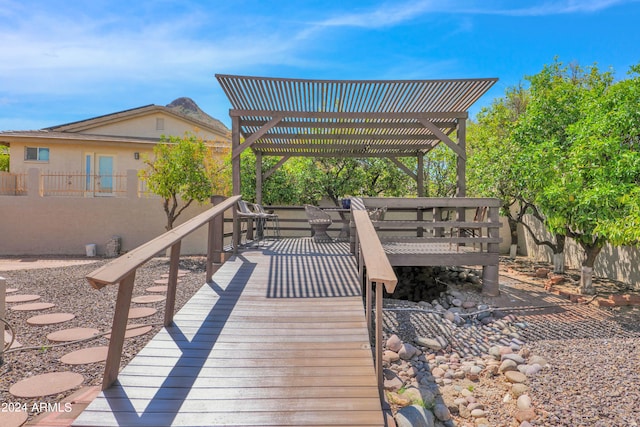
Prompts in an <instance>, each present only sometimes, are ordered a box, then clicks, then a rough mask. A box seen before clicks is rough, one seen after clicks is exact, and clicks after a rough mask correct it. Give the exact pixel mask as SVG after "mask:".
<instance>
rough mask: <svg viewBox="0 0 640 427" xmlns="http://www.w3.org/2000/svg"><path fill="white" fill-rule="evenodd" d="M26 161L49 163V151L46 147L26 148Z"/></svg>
mask: <svg viewBox="0 0 640 427" xmlns="http://www.w3.org/2000/svg"><path fill="white" fill-rule="evenodd" d="M24 159H25V160H33V161H37V162H48V161H49V149H48V148H44V147H25V149H24Z"/></svg>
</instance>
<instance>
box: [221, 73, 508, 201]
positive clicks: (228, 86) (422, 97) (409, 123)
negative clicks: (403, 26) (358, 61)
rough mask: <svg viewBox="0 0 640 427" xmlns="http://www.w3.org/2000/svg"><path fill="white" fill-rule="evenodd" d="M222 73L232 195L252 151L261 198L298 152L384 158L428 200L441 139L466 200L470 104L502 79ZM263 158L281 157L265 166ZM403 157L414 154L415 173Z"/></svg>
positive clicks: (237, 190) (259, 196) (257, 196)
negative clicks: (428, 157) (245, 155)
mask: <svg viewBox="0 0 640 427" xmlns="http://www.w3.org/2000/svg"><path fill="white" fill-rule="evenodd" d="M216 78H217V79H218V81H219V82H220V85H221V86H222V89H223V90H224V92H225V93H226V95H227V97H228V98H229V101H230V102H231V105H232V108H231V109H230V110H229V115H230V116H231V120H232V136H231V138H232V139H231V142H232V156H233V157H232V168H233V194H234V195H238V194H240V154H241V153H242V152H243V151H244V150H246V149H247V148H251V149H252V150H253V151H254V153H255V156H256V179H257V182H256V199H257V202H258V203H261V202H262V181H263V180H264V179H267V178H268V177H269V176H270V175H271V174H273V172H275V171H276V170H277V169H278V168H279V167H281V166H282V165H283V164H284V163H285V162H286V161H287V160H288V159H290V158H291V157H293V156H311V157H356V158H363V157H386V158H389V159H390V160H391V161H392V162H393V163H395V164H396V165H397V166H398V167H399V168H400V169H402V170H403V171H404V172H405V173H406V174H408V175H409V176H411V177H412V178H413V179H415V180H416V182H417V189H418V196H419V197H422V196H424V178H423V177H424V173H423V171H424V155H425V154H426V153H427V152H429V151H430V150H432V149H433V148H435V147H436V146H437V145H438V144H440V143H444V144H446V145H447V146H448V147H449V148H450V149H451V150H453V151H454V152H455V153H456V155H457V191H456V196H457V197H465V195H466V184H465V169H466V158H467V156H466V148H465V145H466V144H465V138H466V120H467V118H468V109H469V107H471V105H472V104H473V103H474V102H475V101H477V100H478V99H479V98H480V97H481V96H482V95H484V94H485V93H486V92H487V90H489V88H491V86H493V84H494V83H495V82H496V81H497V80H498V79H496V78H482V79H448V80H307V79H287V78H269V77H247V76H232V75H220V74H217V75H216ZM454 131H455V138H454V137H453V136H452V134H453V133H454ZM241 139H244V141H241ZM264 156H277V157H280V160H279V161H278V162H277V163H276V164H275V166H274V167H272V168H271V169H269V170H267V171H262V158H263V157H264ZM403 157H416V158H417V164H418V168H417V170H415V171H414V170H410V169H409V168H408V167H407V166H406V165H404V164H403V163H402V162H401V160H400V159H401V158H403Z"/></svg>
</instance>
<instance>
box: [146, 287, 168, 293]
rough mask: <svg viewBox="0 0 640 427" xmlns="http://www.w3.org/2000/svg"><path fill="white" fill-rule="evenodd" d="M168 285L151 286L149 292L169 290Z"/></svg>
mask: <svg viewBox="0 0 640 427" xmlns="http://www.w3.org/2000/svg"><path fill="white" fill-rule="evenodd" d="M167 288H168V286H151V287H150V288H147V289H146V291H147V292H167Z"/></svg>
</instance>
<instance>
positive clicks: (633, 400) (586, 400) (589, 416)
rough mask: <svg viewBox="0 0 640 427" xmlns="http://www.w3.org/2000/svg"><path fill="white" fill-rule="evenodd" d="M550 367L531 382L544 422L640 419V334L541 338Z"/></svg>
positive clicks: (537, 348) (535, 345) (601, 424)
mask: <svg viewBox="0 0 640 427" xmlns="http://www.w3.org/2000/svg"><path fill="white" fill-rule="evenodd" d="M529 348H530V349H531V351H532V352H535V353H536V354H540V355H542V356H544V357H546V358H547V360H549V361H550V363H551V369H547V370H543V371H541V373H540V375H538V376H537V377H534V378H533V380H532V383H531V390H532V392H531V398H532V402H533V405H534V406H535V407H536V408H537V409H538V411H539V413H540V415H541V419H540V422H539V423H537V424H536V425H544V426H575V427H578V426H598V427H610V426H620V427H623V426H624V427H631V426H638V424H639V423H640V338H638V337H636V338H610V339H597V338H596V339H574V340H563V341H536V342H531V343H530V344H529Z"/></svg>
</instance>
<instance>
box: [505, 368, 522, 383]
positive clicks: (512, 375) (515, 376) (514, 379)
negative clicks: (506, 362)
mask: <svg viewBox="0 0 640 427" xmlns="http://www.w3.org/2000/svg"><path fill="white" fill-rule="evenodd" d="M504 376H505V378H506V379H507V381H509V382H511V383H516V384H520V383H525V382H527V376H526V375H525V374H523V373H522V372H518V371H507V372H505V373H504Z"/></svg>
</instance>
